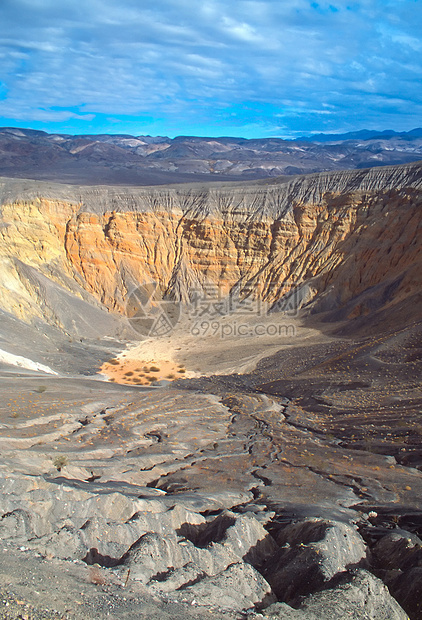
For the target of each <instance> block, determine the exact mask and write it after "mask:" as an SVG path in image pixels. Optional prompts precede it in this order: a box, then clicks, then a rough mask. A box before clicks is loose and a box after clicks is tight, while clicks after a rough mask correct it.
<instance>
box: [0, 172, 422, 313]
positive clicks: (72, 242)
mask: <svg viewBox="0 0 422 620" xmlns="http://www.w3.org/2000/svg"><path fill="white" fill-rule="evenodd" d="M421 170H422V169H421V166H420V165H419V166H418V165H412V166H403V167H394V168H379V169H373V170H371V171H357V172H355V171H352V172H345V173H335V174H321V175H312V176H309V177H302V178H298V179H294V180H293V181H290V182H289V183H287V184H286V183H285V184H280V185H272V186H268V187H266V186H256V187H254V186H250V187H247V188H237V187H232V188H219V189H211V190H202V189H183V188H182V189H167V190H166V189H160V190H157V189H151V190H148V189H147V188H143V189H142V190H139V191H137V190H133V192H132V193H130V192H129V190H118V191H119V192H120V194H119V195H114V196H110V194H109V193H106V196H105V197H104V196H103V195H101V191H100V190H98V189H95V190H94V189H92V190H91V189H90V188H85V189H83V190H80V188H79V190H80V197H79V199H78V200H72V199H66V200H63V199H58V198H54V196H53V195H52V190H51V189H50V190H49V197H48V198H42V197H35V198H34V197H29V198H27V199H22V197H20V198H18V199H14V200H4V199H3V200H4V204H3V206H2V212H1V213H2V215H1V226H0V261H1V275H0V278H1V287H0V307H1V308H2V309H3V310H6V311H7V312H10V313H12V314H14V315H15V316H17V317H19V318H21V319H23V320H25V321H26V322H31V320H32V319H33V318H34V317H36V316H38V317H43V318H45V319H47V320H51V321H52V322H54V320H53V318H52V317H53V315H54V308H51V307H49V304H50V305H51V303H52V302H47V301H46V300H45V296H43V286H47V283H48V282H54V283H55V284H56V285H58V286H59V287H60V288H61V289H64V290H65V291H67V292H69V293H70V294H71V295H72V296H76V297H78V298H80V299H84V300H85V301H88V302H89V303H91V304H98V305H99V306H102V307H105V308H107V309H108V310H109V311H110V312H113V313H123V312H124V308H125V303H126V299H127V295H128V292H129V291H130V290H131V289H133V287H134V286H136V285H137V284H139V283H143V282H146V281H150V280H153V281H155V282H157V283H158V284H159V285H160V288H161V289H162V290H163V291H164V292H165V293H166V294H167V295H168V296H169V297H171V298H173V299H181V300H183V301H186V300H187V299H188V297H189V292H190V291H191V290H192V289H193V288H198V287H199V288H200V287H203V286H204V285H206V284H209V283H212V284H214V285H215V286H217V287H218V288H219V290H220V291H221V292H222V293H223V294H226V293H228V292H229V291H230V290H232V289H233V288H238V289H239V290H240V291H243V294H246V293H251V292H252V294H253V295H254V296H258V297H260V298H262V299H265V300H267V301H268V302H270V303H272V302H274V301H276V300H277V299H279V298H280V297H281V296H282V295H283V294H285V293H286V292H287V291H288V290H289V289H291V288H294V287H297V286H300V285H301V284H303V283H307V284H309V294H308V298H307V299H306V301H307V302H309V301H311V299H312V298H314V300H315V303H316V304H317V305H318V304H320V306H321V308H323V309H326V307H324V299H326V300H327V301H326V305H327V304H328V306H329V307H330V308H333V307H341V306H344V305H345V304H347V303H348V302H350V301H351V300H354V299H356V300H357V302H356V304H355V305H354V306H353V308H352V309H351V310H350V312H351V316H358V315H359V314H365V313H367V312H369V311H370V310H371V308H368V307H367V306H365V303H363V302H362V301H361V300H359V299H358V298H359V296H360V295H361V294H362V293H364V292H365V291H367V290H369V289H371V288H373V287H377V286H380V285H382V286H383V287H384V288H383V289H382V290H380V293H379V295H381V296H382V295H384V297H385V299H380V300H379V304H378V305H383V304H384V305H385V304H394V303H397V302H398V301H401V300H403V299H405V298H406V297H410V296H411V295H412V294H413V293H414V292H415V290H417V287H418V286H419V278H420V272H421V244H422V241H421V239H422V237H421V234H420V220H421V216H420V214H421V208H422V199H421V196H422V194H421V186H422V181H421V176H422V171H421ZM75 191H76V190H75ZM116 192H117V190H116ZM53 193H54V192H53ZM385 286H388V287H390V288H389V291H390V292H389V294H388V295H386V294H385V290H384V289H385ZM383 291H384V292H383Z"/></svg>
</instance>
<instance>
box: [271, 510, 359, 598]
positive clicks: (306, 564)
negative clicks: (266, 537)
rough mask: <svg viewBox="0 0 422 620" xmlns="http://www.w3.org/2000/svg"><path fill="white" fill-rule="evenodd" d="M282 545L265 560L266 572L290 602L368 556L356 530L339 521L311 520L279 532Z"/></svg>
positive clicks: (279, 541)
mask: <svg viewBox="0 0 422 620" xmlns="http://www.w3.org/2000/svg"><path fill="white" fill-rule="evenodd" d="M277 542H278V543H279V544H280V545H281V548H280V549H279V550H278V551H277V552H276V553H275V554H274V555H273V556H272V557H271V558H270V559H269V560H268V561H267V562H266V563H265V565H264V567H263V574H264V576H265V577H266V579H267V580H268V582H269V583H270V584H271V586H272V588H273V590H274V592H275V593H276V594H277V596H278V597H279V599H281V600H283V601H286V602H289V601H292V600H293V599H295V598H297V596H300V595H306V594H309V593H310V592H314V591H315V590H317V589H318V588H320V587H321V586H322V585H323V584H324V583H325V582H328V581H330V579H332V578H333V577H335V576H336V575H337V574H338V573H341V572H343V571H345V570H346V569H347V568H350V567H351V566H355V565H357V564H359V562H361V560H362V559H363V558H364V557H365V553H366V549H365V544H364V541H363V540H362V538H361V536H360V535H359V534H358V533H357V531H356V529H355V528H353V527H351V526H349V525H346V524H344V523H338V522H325V521H318V520H308V521H303V522H299V523H295V524H293V525H289V526H287V527H286V528H284V529H283V530H281V532H280V533H279V536H278V538H277Z"/></svg>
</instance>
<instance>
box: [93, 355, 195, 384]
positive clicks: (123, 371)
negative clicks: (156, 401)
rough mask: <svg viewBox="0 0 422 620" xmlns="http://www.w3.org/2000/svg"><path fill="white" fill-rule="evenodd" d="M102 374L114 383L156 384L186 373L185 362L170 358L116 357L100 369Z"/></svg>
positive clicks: (180, 376) (178, 377)
mask: <svg viewBox="0 0 422 620" xmlns="http://www.w3.org/2000/svg"><path fill="white" fill-rule="evenodd" d="M100 374H102V375H105V376H106V377H107V379H108V380H109V381H111V382H113V383H121V384H123V385H144V386H148V385H154V384H155V383H157V382H158V381H161V380H162V379H166V380H167V381H174V380H175V379H180V378H182V377H184V376H185V375H186V368H185V366H184V365H183V364H177V363H175V362H172V361H170V360H158V361H157V360H153V359H149V360H139V359H132V358H129V359H126V358H124V357H119V358H114V359H111V360H108V362H105V363H104V364H103V365H102V366H101V369H100Z"/></svg>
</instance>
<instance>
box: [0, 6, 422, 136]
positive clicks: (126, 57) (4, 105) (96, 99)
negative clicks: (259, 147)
mask: <svg viewBox="0 0 422 620" xmlns="http://www.w3.org/2000/svg"><path fill="white" fill-rule="evenodd" d="M421 4H422V3H421V2H420V0H382V1H381V0H350V1H347V0H331V1H330V0H328V1H325V0H318V1H314V2H312V1H307V0H289V2H287V1H284V0H282V1H280V0H231V2H230V3H228V2H226V1H223V0H203V1H202V2H199V3H198V2H196V1H194V0H154V2H153V3H152V2H146V1H145V0H120V1H119V2H117V1H116V0H84V1H83V2H82V0H61V1H60V2H57V0H2V3H1V6H0V124H2V125H4V124H8V122H11V123H14V124H18V125H20V126H25V125H26V126H33V127H38V128H45V129H48V130H53V131H69V132H75V131H76V132H81V133H88V132H90V131H92V132H96V131H113V132H118V133H124V132H128V133H136V134H140V133H155V134H157V133H165V134H167V135H171V136H174V135H177V134H197V135H200V134H202V135H204V134H208V135H223V134H226V135H229V134H231V135H243V136H245V137H251V136H268V135H280V136H294V135H297V134H298V133H309V132H311V131H315V132H318V131H347V130H352V129H361V128H363V127H366V128H377V129H383V128H387V127H388V128H393V129H398V130H406V129H411V128H413V127H415V126H418V125H421V124H422V123H421V116H422V115H421V112H422V101H421V89H420V80H421V77H422V54H421V51H422V39H421V35H420V33H421V31H422V8H421Z"/></svg>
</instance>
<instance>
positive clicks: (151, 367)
mask: <svg viewBox="0 0 422 620" xmlns="http://www.w3.org/2000/svg"><path fill="white" fill-rule="evenodd" d="M149 371H150V372H160V369H159V368H158V366H150V368H149Z"/></svg>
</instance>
